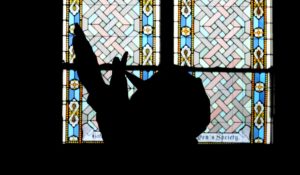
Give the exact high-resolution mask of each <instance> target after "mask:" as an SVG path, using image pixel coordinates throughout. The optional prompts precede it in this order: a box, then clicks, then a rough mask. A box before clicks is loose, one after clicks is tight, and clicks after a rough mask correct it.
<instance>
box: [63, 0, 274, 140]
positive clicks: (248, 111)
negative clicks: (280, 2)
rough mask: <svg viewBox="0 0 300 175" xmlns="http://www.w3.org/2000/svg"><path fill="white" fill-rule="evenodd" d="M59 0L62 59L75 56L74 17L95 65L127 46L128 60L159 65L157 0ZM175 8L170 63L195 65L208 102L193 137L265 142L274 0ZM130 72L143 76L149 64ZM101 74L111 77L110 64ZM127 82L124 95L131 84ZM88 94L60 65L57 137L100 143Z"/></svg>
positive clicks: (188, 2) (178, 1)
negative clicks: (207, 117) (207, 115)
mask: <svg viewBox="0 0 300 175" xmlns="http://www.w3.org/2000/svg"><path fill="white" fill-rule="evenodd" d="M63 1H64V3H63V56H62V57H63V63H64V64H66V65H72V64H73V61H74V59H76V55H75V54H74V50H73V43H72V40H73V36H74V24H75V23H79V24H80V26H81V27H82V29H83V31H84V33H85V35H86V38H87V40H88V41H89V42H90V44H91V46H92V48H93V51H94V53H95V55H96V57H97V61H98V63H99V65H101V64H105V63H111V62H112V60H113V58H114V57H116V56H117V57H119V58H121V57H122V55H123V54H124V52H125V51H127V52H128V53H129V55H128V60H127V65H128V66H158V65H159V63H160V44H161V43H160V18H161V17H160V10H167V9H160V0H63ZM173 8H174V64H175V65H180V66H188V67H191V68H195V69H194V70H191V74H192V75H193V76H195V77H196V78H201V79H202V82H203V85H204V88H205V91H206V93H207V95H208V97H209V99H210V103H211V122H210V124H209V125H208V127H207V129H206V130H205V131H204V132H203V133H202V134H201V135H199V136H198V137H197V139H198V142H199V143H200V144H207V143H209V144H211V143H265V144H268V143H271V142H272V141H271V140H272V134H271V133H272V131H271V127H272V119H271V103H270V98H271V95H272V94H271V90H270V89H271V87H270V85H271V82H270V80H271V79H270V77H271V76H272V74H271V73H269V72H268V71H266V70H267V69H269V68H271V67H272V59H273V50H272V47H273V46H272V42H273V41H272V1H269V0H247V1H243V0H175V1H174V6H173ZM197 68H200V69H201V70H199V71H198V70H196V69H197ZM214 68H217V69H218V68H224V70H225V69H226V71H224V72H222V71H221V70H216V71H214V70H211V69H214ZM206 69H207V70H206ZM231 69H234V70H241V71H240V72H239V71H232V72H231V71H230V70H231ZM243 70H246V71H243ZM129 72H130V73H132V74H133V75H135V76H137V77H139V78H141V79H143V80H147V79H149V78H151V77H152V75H153V74H154V73H155V70H150V71H149V70H148V71H143V70H132V71H129ZM101 73H102V77H103V80H104V82H105V83H106V84H109V83H110V78H111V75H112V71H110V70H102V71H101ZM127 83H128V96H129V98H130V97H131V96H132V95H133V94H134V93H135V91H136V90H137V89H136V87H134V85H133V84H132V83H131V82H130V81H129V80H128V79H127ZM88 95H89V94H88V93H87V91H86V89H85V88H84V86H83V85H82V84H81V83H80V80H79V78H78V75H77V72H76V70H73V69H72V68H71V69H70V68H66V69H63V99H62V103H63V113H62V117H63V143H103V140H102V136H101V132H100V131H99V127H98V123H97V122H96V112H95V111H94V110H93V108H92V107H91V106H90V105H89V104H88V103H87V97H88ZM133 108H134V106H133ZM195 110H197V109H195Z"/></svg>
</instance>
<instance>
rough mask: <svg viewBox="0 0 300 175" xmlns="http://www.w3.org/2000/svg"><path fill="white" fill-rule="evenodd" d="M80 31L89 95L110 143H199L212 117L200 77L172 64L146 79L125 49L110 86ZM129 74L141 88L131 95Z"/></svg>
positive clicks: (79, 57)
mask: <svg viewBox="0 0 300 175" xmlns="http://www.w3.org/2000/svg"><path fill="white" fill-rule="evenodd" d="M75 35H76V36H75V38H74V49H75V54H76V61H75V65H76V66H77V70H78V75H79V78H80V80H81V82H82V83H83V85H84V86H85V87H86V89H87V91H88V92H89V94H90V95H89V98H88V103H89V104H90V105H91V106H92V108H93V109H94V110H95V111H96V112H97V122H98V124H99V127H100V131H101V133H102V136H103V139H104V143H105V144H127V145H131V144H137V145H139V144H147V145H167V144H169V145H170V144H176V145H194V144H197V141H196V137H197V136H198V135H199V134H201V133H202V132H203V131H204V130H205V129H206V127H207V125H208V124H209V122H210V102H209V99H208V97H207V95H206V93H205V90H204V88H203V85H202V81H201V79H197V78H195V77H193V76H192V75H190V74H189V73H188V72H186V71H184V70H183V69H182V68H180V67H177V66H174V65H169V66H164V67H160V69H159V71H158V72H157V73H156V74H155V75H154V76H153V77H152V78H150V79H149V80H147V81H142V80H140V79H139V78H137V77H135V76H134V75H131V74H130V73H128V72H127V71H126V70H125V66H126V61H127V56H128V54H127V53H125V54H124V56H123V58H122V59H121V61H120V60H119V59H118V58H115V59H114V60H113V64H112V67H113V75H112V78H111V83H110V85H109V86H108V85H106V84H105V83H104V81H103V79H102V77H101V73H100V71H99V66H98V63H97V59H96V56H95V55H94V53H93V51H92V48H91V46H90V45H89V43H88V41H87V40H86V38H85V36H84V33H83V31H82V30H81V28H80V27H79V25H76V28H75ZM162 59H163V58H162ZM125 75H126V76H127V77H128V78H129V79H130V81H131V82H132V83H133V84H134V85H135V86H136V87H137V88H138V91H137V92H136V93H135V94H134V95H133V96H132V98H131V99H130V100H129V99H128V94H127V81H126V77H125Z"/></svg>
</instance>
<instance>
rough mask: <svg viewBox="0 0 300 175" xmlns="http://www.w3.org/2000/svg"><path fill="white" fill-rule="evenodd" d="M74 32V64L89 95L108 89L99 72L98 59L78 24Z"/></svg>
mask: <svg viewBox="0 0 300 175" xmlns="http://www.w3.org/2000/svg"><path fill="white" fill-rule="evenodd" d="M74 32H75V37H74V38H73V47H74V52H75V55H76V57H75V60H74V63H75V65H76V66H77V71H78V75H79V78H80V80H81V82H82V83H83V85H84V86H85V87H86V88H87V90H88V91H89V93H91V92H92V91H95V89H99V88H103V87H106V86H107V85H106V84H105V83H104V81H103V79H102V76H101V73H100V71H99V70H98V69H99V65H98V62H97V57H96V55H95V54H94V52H93V49H92V47H91V45H90V43H89V42H88V41H87V39H86V38H85V35H84V33H83V31H82V29H81V28H80V26H79V25H78V24H75V30H74Z"/></svg>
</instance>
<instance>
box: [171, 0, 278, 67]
mask: <svg viewBox="0 0 300 175" xmlns="http://www.w3.org/2000/svg"><path fill="white" fill-rule="evenodd" d="M175 5H176V6H175V15H174V21H175V31H174V35H175V36H174V37H175V38H176V41H177V42H175V43H174V44H175V46H174V48H175V51H174V52H175V53H174V54H175V55H176V56H175V57H174V63H175V64H176V65H187V66H192V67H203V68H212V67H222V68H269V67H270V66H271V65H272V25H271V24H272V14H271V9H272V6H271V1H267V0H252V1H240V0H205V1H204V0H195V1H193V0H176V1H175Z"/></svg>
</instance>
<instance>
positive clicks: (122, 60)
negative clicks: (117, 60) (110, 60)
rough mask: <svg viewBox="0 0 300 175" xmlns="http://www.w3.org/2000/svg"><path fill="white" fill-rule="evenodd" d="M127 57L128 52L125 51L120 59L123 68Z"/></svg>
mask: <svg viewBox="0 0 300 175" xmlns="http://www.w3.org/2000/svg"><path fill="white" fill-rule="evenodd" d="M127 58H128V52H125V53H124V55H123V57H122V59H121V65H122V66H123V67H124V68H125V66H126V63H127Z"/></svg>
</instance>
